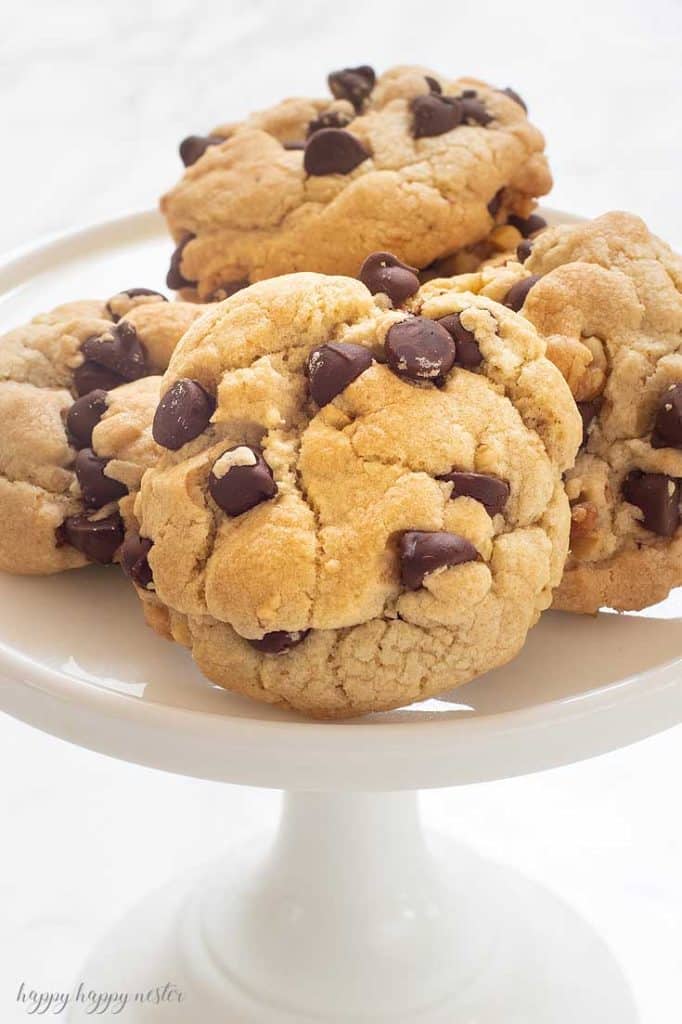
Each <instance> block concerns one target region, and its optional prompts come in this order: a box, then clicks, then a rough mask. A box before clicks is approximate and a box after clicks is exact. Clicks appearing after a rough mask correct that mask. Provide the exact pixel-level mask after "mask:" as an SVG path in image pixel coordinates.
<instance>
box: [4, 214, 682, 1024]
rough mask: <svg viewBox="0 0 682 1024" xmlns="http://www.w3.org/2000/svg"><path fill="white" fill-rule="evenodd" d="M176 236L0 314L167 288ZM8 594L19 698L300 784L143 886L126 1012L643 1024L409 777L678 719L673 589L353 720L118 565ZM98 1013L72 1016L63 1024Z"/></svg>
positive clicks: (63, 273) (74, 736)
mask: <svg viewBox="0 0 682 1024" xmlns="http://www.w3.org/2000/svg"><path fill="white" fill-rule="evenodd" d="M168 250H169V245H168V243H167V241H166V239H165V236H164V234H163V228H162V226H161V224H160V222H159V220H158V218H157V217H156V215H155V214H151V213H145V214H136V215H133V216H129V217H126V218H123V219H120V220H117V221H115V222H113V223H110V224H105V225H102V226H98V227H95V228H89V229H86V230H84V231H80V232H78V233H77V234H72V235H69V236H66V237H63V238H60V239H57V240H54V241H52V242H50V243H48V244H45V245H43V246H41V247H39V248H37V249H33V250H31V251H27V252H24V253H22V254H19V255H18V256H15V257H13V258H12V259H11V260H10V261H8V262H7V263H6V265H5V266H4V268H3V269H2V270H0V294H1V296H2V297H1V298H0V317H1V320H2V325H3V327H4V326H10V325H11V324H13V323H15V322H16V323H19V322H21V321H22V320H24V319H27V318H28V317H29V316H30V315H32V314H33V313H34V312H36V311H38V310H42V309H46V308H48V307H49V306H50V305H51V304H56V303H57V302H60V301H64V300H65V299H70V298H77V297H86V296H98V295H101V296H106V295H108V294H109V293H113V292H115V291H117V290H118V289H120V288H123V287H131V286H137V285H142V286H149V287H158V286H159V285H160V284H161V280H162V270H163V268H164V267H165V264H166V258H167V254H168ZM0 605H1V607H2V609H3V613H2V621H1V622H0V682H1V685H0V707H2V708H3V709H4V710H5V711H7V712H9V713H10V714H12V715H14V716H16V717H17V718H20V719H23V720H24V721H26V722H29V723H31V724H32V725H34V726H36V727H38V728H40V729H44V730H45V731H47V732H50V733H53V734H54V735H57V736H61V737H63V738H64V739H66V740H69V741H71V742H73V743H78V744H80V745H82V746H85V747H89V748H91V749H93V750H98V751H101V752H103V753H106V754H109V755H111V756H114V757H118V758H122V759H125V760H128V761H134V762H137V763H140V764H144V765H150V766H153V767H156V768H161V769H165V770H167V771H172V772H177V773H181V774H186V775H191V776H195V777H197V778H203V779H212V780H221V781H225V782H231V783H237V784H241V785H247V786H266V787H274V788H279V789H283V790H285V791H286V796H285V801H284V810H283V814H282V818H281V821H280V822H279V825H278V827H277V828H276V829H275V831H274V832H273V835H271V836H265V837H263V836H261V837H256V838H255V839H254V840H253V841H252V842H251V843H249V844H248V845H246V846H244V847H242V848H240V849H235V850H228V851H227V852H226V854H225V856H224V857H223V858H222V859H221V860H219V861H218V862H217V863H216V864H213V865H209V866H208V867H207V868H205V869H204V870H203V871H202V872H199V873H198V874H197V875H195V876H194V877H191V878H186V879H180V880H178V881H177V882H176V883H174V884H173V885H172V886H169V887H166V888H165V889H163V890H161V891H159V892H157V893H154V894H152V895H150V896H149V897H148V898H147V899H146V900H145V901H144V902H143V903H142V904H141V905H140V906H139V907H138V908H137V909H136V910H135V911H134V912H133V913H132V914H130V915H129V916H128V917H126V918H125V919H124V920H122V921H121V922H120V923H119V924H118V925H117V926H116V927H115V928H114V930H113V931H112V932H111V933H110V935H109V936H108V937H107V938H106V940H105V941H104V942H103V943H102V944H101V945H100V946H99V947H98V948H97V949H96V950H95V951H94V952H93V954H92V956H91V958H90V960H89V961H88V963H87V964H86V966H85V968H84V970H83V972H82V975H81V976H82V977H84V978H85V980H86V982H87V985H88V986H89V987H91V988H93V989H95V990H99V991H103V990H106V991H112V990H115V991H125V992H127V993H129V994H131V996H130V998H131V1000H132V1001H131V1002H130V1003H129V1005H128V1007H127V1009H126V1018H125V1019H126V1020H127V1021H130V1022H131V1024H148V1022H151V1021H163V1022H164V1024H180V1022H182V1024H185V1022H192V1024H195V1022H196V1024H218V1022H219V1024H227V1022H229V1024H237V1022H238V1024H246V1022H248V1024H285V1022H286V1024H307V1022H310V1024H312V1022H322V1021H325V1022H337V1024H351V1022H353V1024H354V1022H367V1024H370V1022H372V1024H385V1022H391V1024H400V1022H419V1024H436V1022H437V1024H569V1022H570V1024H576V1022H580V1024H592V1022H594V1024H597V1022H598V1024H634V1022H635V1021H636V1020H637V1014H636V1011H635V1008H634V1004H633V1001H632V998H631V996H630V994H629V991H628V986H627V983H626V981H625V979H624V978H623V977H622V975H621V972H620V970H619V968H618V965H617V964H616V962H615V961H614V959H613V957H612V956H611V954H610V952H609V950H608V949H607V948H606V946H605V944H604V943H603V942H602V941H601V940H600V939H599V937H598V936H597V935H596V934H594V933H593V932H592V931H591V929H590V928H589V926H588V925H587V924H586V923H585V922H584V921H583V920H582V919H581V918H580V917H579V916H578V915H577V914H576V913H575V912H574V911H572V910H571V909H570V908H569V907H567V906H566V905H564V904H563V903H562V902H561V901H560V900H559V899H557V898H556V897H555V896H553V895H552V894H551V893H550V892H548V891H546V890H545V889H543V888H542V887H540V886H539V885H537V884H535V883H534V882H532V881H529V880H527V879H525V878H523V877H522V876H520V875H519V874H517V873H516V872H515V871H512V870H510V869H508V868H505V867H504V866H501V865H498V864H495V863H492V862H488V861H486V860H483V859H481V858H480V857H479V856H477V855H476V854H474V853H473V852H472V851H471V850H469V849H467V848H465V847H463V846H461V845H458V844H454V843H452V842H447V841H445V840H444V839H442V838H439V837H437V836H432V835H429V834H428V833H427V832H425V831H424V830H423V829H422V827H421V825H420V821H419V816H418V811H417V798H416V791H417V790H418V789H421V788H428V787H438V786H454V785H459V784H463V783H472V782H478V781H483V780H492V779H498V778H508V777H510V776H513V775H519V774H523V773H527V772H534V771H540V770H542V769H545V768H549V767H553V766H557V765H561V764H568V763H570V762H573V761H576V760H580V759H582V758H587V757H591V756H593V755H595V754H599V753H603V752H605V751H608V750H613V749H615V748H617V747H620V746H623V745H625V744H628V743H632V742H634V741H636V740H638V739H641V738H643V737H645V736H648V735H651V734H652V733H655V732H657V731H659V730H662V729H665V728H668V727H670V726H672V725H673V724H675V723H677V722H679V721H680V720H682V633H681V631H680V619H681V618H682V600H681V598H680V593H679V592H678V593H677V595H674V596H673V597H671V598H670V599H669V600H668V601H666V602H665V603H664V604H662V605H659V606H657V607H656V608H654V609H651V610H650V612H649V613H647V614H646V615H628V616H616V615H611V614H601V615H599V616H597V617H594V618H580V617H576V616H568V615H560V614H549V615H547V616H545V617H544V618H543V620H542V622H541V623H540V625H539V626H538V627H536V629H535V630H534V631H533V633H532V634H531V637H530V639H529V641H528V644H527V645H526V647H525V649H524V651H523V652H522V654H521V655H520V656H519V657H518V658H517V659H516V661H515V662H513V663H512V664H511V665H509V666H507V667H506V668H503V669H500V670H497V671H496V672H492V673H490V674H489V675H488V676H486V677H485V678H482V679H480V680H478V681H476V682H475V683H471V684H469V685H468V686H465V687H462V688H460V689H458V690H457V691H456V692H454V693H452V694H446V695H444V696H443V697H442V698H441V699H439V700H431V701H427V702H424V703H423V704H421V705H417V706H415V707H412V708H408V709H405V710H402V711H398V712H392V713H390V714H384V715H377V716H373V717H368V718H365V719H362V720H359V721H354V722H350V723H344V724H316V723H311V722H307V721H304V720H302V719H299V718H297V717H296V716H294V715H292V714H287V713H284V712H281V711H278V710H276V709H273V708H268V707H263V706H260V705H257V704H254V703H250V702H248V701H246V700H244V699H240V698H238V697H235V696H232V695H230V694H228V693H226V692H223V691H221V690H218V689H216V688H214V687H211V686H210V685H208V684H207V683H206V682H205V681H204V680H203V679H202V678H201V676H200V675H199V673H198V672H197V671H196V669H195V668H194V666H193V665H192V662H191V660H190V659H189V657H188V656H187V654H186V652H184V651H182V650H181V649H180V648H178V647H175V646H173V645H171V644H166V643H164V642H163V641H161V640H159V639H158V638H157V637H155V636H154V635H153V634H152V633H151V632H150V631H149V630H147V629H146V628H145V627H144V626H143V624H142V620H141V615H140V610H139V608H138V606H137V600H136V598H135V596H134V594H133V593H132V591H131V589H130V587H129V586H128V584H127V583H126V582H125V581H124V580H123V578H122V577H121V576H120V574H119V573H118V571H117V570H115V569H111V570H106V569H88V570H82V571H78V572H72V573H69V574H65V575H63V576H59V577H54V578H50V579H23V578H12V577H8V576H2V575H0ZM167 982H168V983H171V984H172V985H173V986H174V988H173V989H172V990H167V991H166V997H167V998H166V1001H165V1002H164V1003H163V1004H162V1005H161V1006H159V1005H156V1002H155V990H156V989H157V988H158V987H161V988H162V987H163V986H164V985H165V984H166V983H167ZM176 992H180V993H181V994H182V997H183V998H182V999H181V1000H178V999H177V996H176V995H175V993H176ZM135 993H141V994H148V995H149V998H140V999H139V1000H134V999H133V994H135ZM86 1019H88V1020H90V1019H91V1016H90V1015H89V1014H88V1013H87V1006H86V1005H85V1004H75V1005H73V1004H72V1006H71V1010H70V1017H69V1020H70V1021H71V1022H76V1021H84V1020H86Z"/></svg>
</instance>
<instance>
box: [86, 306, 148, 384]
mask: <svg viewBox="0 0 682 1024" xmlns="http://www.w3.org/2000/svg"><path fill="white" fill-rule="evenodd" d="M81 352H82V353H83V355H84V356H85V360H84V362H83V363H82V364H81V365H80V366H78V367H77V368H76V369H75V370H74V374H73V379H74V384H75V387H76V391H77V392H78V394H79V395H87V394H88V393H89V392H90V391H94V390H96V389H102V390H103V391H111V389H112V388H116V387H119V386H120V385H121V384H126V383H128V382H129V381H131V380H139V378H140V377H144V376H145V375H146V373H147V362H146V356H145V351H144V348H143V347H142V345H141V343H140V340H139V338H138V336H137V331H136V330H135V328H134V327H133V325H132V324H130V323H128V322H127V321H126V320H122V321H121V322H120V323H118V324H116V326H115V327H112V328H111V330H110V331H106V332H105V333H104V334H99V335H93V336H92V337H90V338H86V340H85V341H84V342H83V344H82V345H81Z"/></svg>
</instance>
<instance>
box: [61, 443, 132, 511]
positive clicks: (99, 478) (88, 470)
mask: <svg viewBox="0 0 682 1024" xmlns="http://www.w3.org/2000/svg"><path fill="white" fill-rule="evenodd" d="M108 462H109V460H108V459H102V458H100V457H99V456H98V455H95V453H94V452H93V450H92V448H83V449H82V451H80V452H79V453H78V455H77V456H76V461H75V463H74V469H75V471H76V479H77V480H78V483H79V484H80V489H81V494H82V496H83V504H84V505H85V507H86V508H102V506H103V505H108V504H109V502H110V501H118V499H119V498H122V497H123V496H124V495H125V494H127V493H128V488H127V487H126V486H125V484H122V483H120V481H118V480H112V478H111V477H109V476H107V475H106V474H105V472H104V470H105V469H106V466H107V463H108Z"/></svg>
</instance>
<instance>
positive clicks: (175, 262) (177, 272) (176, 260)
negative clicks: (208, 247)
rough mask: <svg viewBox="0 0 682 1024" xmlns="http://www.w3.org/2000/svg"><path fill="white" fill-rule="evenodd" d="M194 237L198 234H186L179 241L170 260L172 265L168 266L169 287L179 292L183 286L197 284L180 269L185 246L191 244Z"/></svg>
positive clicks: (189, 286) (167, 281) (167, 279)
mask: <svg viewBox="0 0 682 1024" xmlns="http://www.w3.org/2000/svg"><path fill="white" fill-rule="evenodd" d="M193 238H196V235H192V234H190V233H186V234H184V235H183V237H182V238H181V239H180V241H179V242H178V244H177V245H176V247H175V249H174V250H173V255H172V256H171V260H170V267H169V268H168V273H167V274H166V284H167V285H168V287H169V288H172V289H173V291H176V292H177V291H179V290H180V289H181V288H193V287H194V285H195V284H196V281H190V280H189V279H188V278H186V277H185V276H184V274H183V273H182V271H181V269H180V264H181V263H182V254H183V252H184V251H185V246H187V245H189V243H190V242H191V241H192V239H193Z"/></svg>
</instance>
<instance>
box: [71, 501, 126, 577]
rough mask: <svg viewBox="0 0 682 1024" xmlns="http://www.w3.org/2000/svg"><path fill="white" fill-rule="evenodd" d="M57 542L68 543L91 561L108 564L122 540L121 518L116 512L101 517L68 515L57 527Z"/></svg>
mask: <svg viewBox="0 0 682 1024" xmlns="http://www.w3.org/2000/svg"><path fill="white" fill-rule="evenodd" d="M56 535H57V544H58V545H62V544H70V545H71V547H72V548H76V550H77V551H80V552H81V554H83V555H85V557H86V558H89V559H90V561H91V562H98V563H99V564H100V565H109V563H110V562H113V560H114V555H115V554H116V552H117V551H118V549H119V548H120V546H121V544H122V542H123V520H122V519H121V517H120V515H119V514H118V512H114V513H112V515H110V516H106V517H104V518H103V519H90V518H89V517H88V516H87V515H79V516H69V517H68V518H67V519H65V520H64V522H63V523H62V525H61V526H59V527H58V528H57V531H56Z"/></svg>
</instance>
